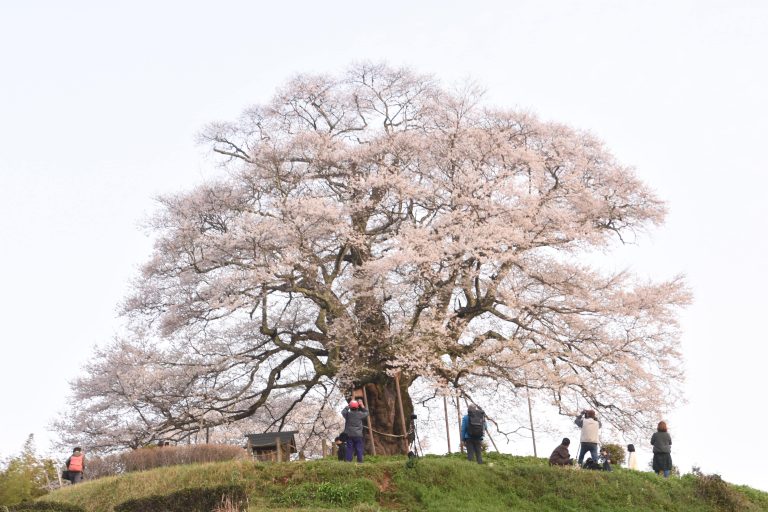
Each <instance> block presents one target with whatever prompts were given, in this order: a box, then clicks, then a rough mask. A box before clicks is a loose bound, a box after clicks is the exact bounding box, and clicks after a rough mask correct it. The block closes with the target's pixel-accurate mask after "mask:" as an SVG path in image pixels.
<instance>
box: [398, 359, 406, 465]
mask: <svg viewBox="0 0 768 512" xmlns="http://www.w3.org/2000/svg"><path fill="white" fill-rule="evenodd" d="M395 386H396V389H397V405H398V406H400V426H401V427H402V428H403V454H407V453H408V432H407V431H406V429H405V409H403V397H402V396H401V394H400V372H397V373H396V374H395Z"/></svg>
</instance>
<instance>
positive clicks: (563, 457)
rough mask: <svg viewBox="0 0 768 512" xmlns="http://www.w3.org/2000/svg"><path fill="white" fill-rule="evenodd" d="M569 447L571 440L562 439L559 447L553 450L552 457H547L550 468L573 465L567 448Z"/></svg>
mask: <svg viewBox="0 0 768 512" xmlns="http://www.w3.org/2000/svg"><path fill="white" fill-rule="evenodd" d="M570 445H571V440H570V439H568V438H567V437H564V438H563V442H562V443H560V446H558V447H557V448H555V449H554V451H553V452H552V455H550V456H549V465H550V466H570V465H572V464H573V459H572V458H571V453H570V452H569V451H568V447H569V446H570Z"/></svg>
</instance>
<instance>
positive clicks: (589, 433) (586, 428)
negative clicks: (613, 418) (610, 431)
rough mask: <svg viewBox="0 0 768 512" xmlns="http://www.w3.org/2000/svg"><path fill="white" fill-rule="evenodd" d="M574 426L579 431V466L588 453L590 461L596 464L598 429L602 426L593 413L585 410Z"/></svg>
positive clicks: (598, 439) (598, 440)
mask: <svg viewBox="0 0 768 512" xmlns="http://www.w3.org/2000/svg"><path fill="white" fill-rule="evenodd" d="M574 423H576V426H577V427H579V428H580V429H581V449H580V450H579V459H578V462H579V466H581V464H582V463H583V462H584V456H585V455H586V454H587V452H589V453H590V455H591V457H592V461H593V462H595V463H597V445H598V443H600V427H602V424H601V423H600V421H598V419H597V417H596V416H595V411H593V410H585V411H581V414H580V415H578V416H577V417H576V420H575V421H574Z"/></svg>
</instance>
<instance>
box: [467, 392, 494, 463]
mask: <svg viewBox="0 0 768 512" xmlns="http://www.w3.org/2000/svg"><path fill="white" fill-rule="evenodd" d="M467 409H468V412H467V414H465V415H464V417H463V418H462V419H461V439H462V440H463V441H464V446H465V447H466V448H467V460H468V461H472V460H473V459H477V463H478V464H482V463H483V433H484V432H485V430H486V429H487V428H488V425H487V424H486V422H485V412H484V411H483V410H482V409H481V408H480V407H478V406H476V405H475V404H472V405H470V406H469V407H468V408H467ZM479 425H482V428H481V427H480V426H479Z"/></svg>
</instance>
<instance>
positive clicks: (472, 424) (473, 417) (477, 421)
mask: <svg viewBox="0 0 768 512" xmlns="http://www.w3.org/2000/svg"><path fill="white" fill-rule="evenodd" d="M484 431H485V413H484V412H483V410H482V409H478V410H476V411H469V426H468V427H467V433H468V434H469V437H473V438H475V439H479V438H481V437H483V432H484Z"/></svg>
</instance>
